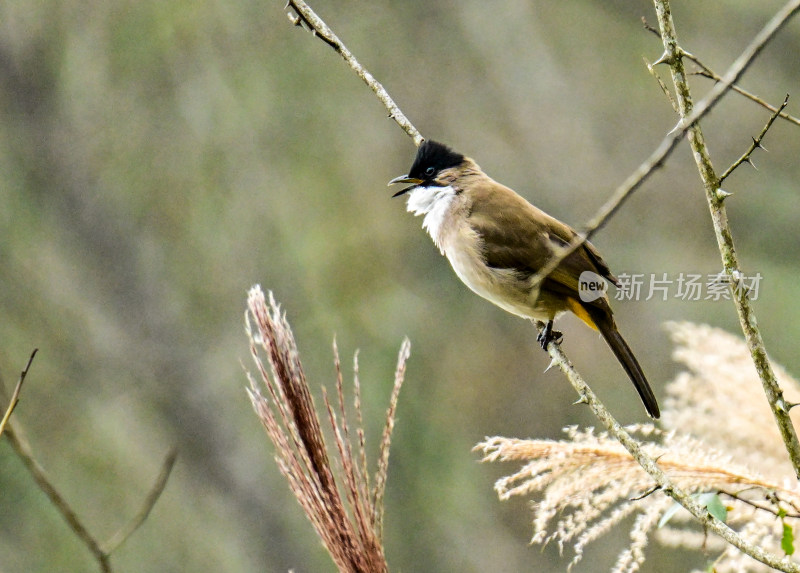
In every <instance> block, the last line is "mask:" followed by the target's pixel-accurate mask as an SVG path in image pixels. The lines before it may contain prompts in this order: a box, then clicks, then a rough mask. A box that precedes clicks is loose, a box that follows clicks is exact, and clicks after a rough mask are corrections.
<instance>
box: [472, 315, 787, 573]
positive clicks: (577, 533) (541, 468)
mask: <svg viewBox="0 0 800 573" xmlns="http://www.w3.org/2000/svg"><path fill="white" fill-rule="evenodd" d="M667 328H668V330H669V331H670V334H671V336H672V339H673V341H674V342H675V343H676V345H677V347H676V350H675V353H674V356H675V358H676V360H678V361H680V362H683V363H684V364H685V365H686V366H687V367H688V371H686V372H682V373H681V374H679V375H678V376H677V378H676V379H675V380H674V381H673V382H671V383H670V384H669V385H668V387H667V394H668V396H669V399H668V400H667V401H666V403H665V408H664V411H663V415H662V418H661V425H662V427H661V428H657V427H656V426H654V425H653V424H641V425H638V426H632V427H629V428H628V430H629V431H631V432H632V433H635V434H636V435H638V436H639V437H640V439H641V440H642V441H643V447H644V449H645V451H646V452H647V453H648V455H650V456H652V457H653V458H655V459H657V460H658V464H659V466H661V468H662V469H664V471H666V472H667V474H668V475H669V476H670V478H671V479H672V480H673V481H674V483H675V484H676V485H677V486H679V487H681V488H684V489H685V490H686V491H689V492H692V493H696V494H711V495H710V498H713V499H715V500H721V501H722V504H724V505H721V506H720V507H722V508H725V507H726V506H727V523H728V524H729V525H731V526H732V527H735V528H736V529H738V530H739V532H740V533H741V534H742V535H744V536H746V537H747V538H748V539H750V540H752V541H754V542H757V543H759V544H760V545H761V546H763V547H764V548H765V549H769V550H770V551H773V552H775V553H777V554H782V553H783V552H784V551H783V550H782V546H781V541H782V540H783V541H786V539H787V538H786V537H784V524H786V525H788V526H789V527H790V528H792V527H793V526H794V525H795V524H796V523H797V519H798V518H800V487H798V485H797V483H796V480H795V479H794V473H793V469H792V466H791V464H789V463H788V462H787V461H785V459H784V458H785V452H784V449H783V447H782V444H781V441H780V435H779V433H778V431H777V429H776V428H775V425H774V422H773V419H772V415H771V413H770V411H769V408H768V406H767V405H766V400H765V398H764V396H763V393H762V392H761V384H760V383H759V380H758V377H757V375H756V372H755V369H754V367H753V364H752V362H751V361H750V354H749V351H748V349H747V347H746V345H745V344H744V342H742V341H741V340H740V339H738V338H736V337H735V336H732V335H730V334H728V333H726V332H724V331H721V330H719V329H715V328H711V327H709V326H702V325H695V324H691V323H687V322H685V323H669V324H668V325H667ZM778 376H779V379H780V381H781V384H782V386H783V388H784V391H785V394H786V396H787V399H789V400H790V401H791V400H792V399H793V397H797V396H800V385H799V384H798V383H797V382H796V381H795V380H793V379H792V378H791V377H789V376H788V375H787V374H786V373H785V372H784V371H783V370H781V369H778ZM565 432H566V439H564V440H558V441H556V440H514V439H509V438H502V437H495V438H487V439H486V440H485V441H484V442H482V443H480V444H478V445H477V446H476V449H478V450H482V451H483V454H484V458H483V460H484V461H514V462H522V464H523V465H522V467H521V468H520V469H519V470H518V471H517V472H515V473H513V474H511V475H509V476H507V477H504V478H502V479H500V480H498V481H497V483H496V484H495V489H496V491H497V493H498V495H499V496H500V499H508V498H510V497H511V496H520V495H523V496H534V497H535V498H536V501H535V504H534V521H533V526H534V535H533V539H532V542H533V543H540V544H544V543H548V542H550V541H555V542H556V543H558V546H559V549H561V550H562V551H563V550H564V548H565V546H568V545H571V546H572V551H573V558H572V560H571V561H570V563H569V568H572V567H573V566H574V565H575V564H576V563H578V562H579V561H580V560H581V558H582V557H583V553H584V549H585V548H586V546H587V545H588V544H589V543H591V542H593V541H595V540H597V539H598V538H599V537H601V536H602V535H603V534H604V533H606V532H608V531H609V530H610V529H611V528H612V527H614V526H616V525H618V524H619V523H620V522H622V521H623V520H625V519H626V518H629V517H630V516H635V517H634V518H633V525H632V529H631V532H630V545H629V546H628V547H627V548H626V549H624V550H623V551H622V552H621V553H620V554H619V556H618V558H617V561H616V563H615V564H614V566H613V569H612V571H613V572H614V573H616V572H633V571H637V570H638V569H639V567H640V566H641V564H642V563H644V560H645V547H646V546H647V543H648V539H649V538H650V537H651V535H652V533H653V532H654V530H657V535H656V537H657V539H658V540H659V542H662V543H664V544H668V545H672V546H681V547H688V548H691V549H700V548H702V549H705V550H706V551H712V550H713V551H716V552H717V554H718V557H717V558H716V561H715V562H714V564H713V567H714V569H713V570H714V571H716V572H718V573H722V572H724V571H737V572H738V571H754V572H756V571H769V570H770V569H769V568H768V567H767V566H766V565H763V564H761V563H759V562H757V561H755V560H753V559H751V558H750V557H748V556H746V555H744V554H742V553H740V552H739V551H738V550H737V549H736V548H734V547H732V546H728V545H726V544H724V543H723V542H721V540H716V539H706V536H705V534H704V532H703V531H702V530H700V528H699V527H698V526H697V525H695V524H694V523H693V521H692V520H691V518H690V516H689V514H688V512H686V511H685V510H683V509H681V510H679V511H677V512H675V515H674V516H672V512H673V511H675V510H674V509H673V505H674V502H673V501H672V500H671V499H670V498H669V497H667V496H666V495H663V494H661V493H659V492H656V491H654V488H653V486H654V483H653V481H652V479H651V478H650V477H649V476H648V475H647V474H646V473H645V472H644V470H642V469H641V467H640V466H639V465H638V464H637V463H636V462H635V461H634V459H633V458H632V457H631V456H630V454H629V453H628V452H627V451H626V450H625V449H624V448H623V447H622V446H621V445H620V444H619V443H618V442H617V441H616V440H614V439H613V438H611V437H609V436H608V435H607V434H606V433H595V431H594V430H593V429H592V428H588V429H579V428H577V427H569V428H565ZM753 468H758V471H754V469H753ZM713 494H717V497H714V495H713ZM722 511H724V509H723V510H722ZM789 538H791V536H789ZM718 541H719V542H718Z"/></svg>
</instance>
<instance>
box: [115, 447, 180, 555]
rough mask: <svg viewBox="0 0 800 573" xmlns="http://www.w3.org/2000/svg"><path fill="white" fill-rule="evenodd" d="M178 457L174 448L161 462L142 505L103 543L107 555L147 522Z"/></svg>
mask: <svg viewBox="0 0 800 573" xmlns="http://www.w3.org/2000/svg"><path fill="white" fill-rule="evenodd" d="M177 459H178V450H177V449H175V448H173V449H171V450H170V451H169V452H168V453H167V456H166V457H165V458H164V462H163V463H162V464H161V471H160V472H158V476H157V477H156V481H155V482H154V483H153V486H152V487H151V488H150V491H149V492H148V493H147V496H146V497H145V498H144V501H143V502H142V507H141V508H140V509H139V511H138V512H137V513H136V515H134V516H133V517H132V518H131V520H130V521H129V522H128V523H127V524H126V525H124V526H123V527H121V528H120V529H119V530H118V531H117V532H116V533H115V534H114V535H112V536H111V538H110V539H109V540H108V541H106V542H105V543H104V544H103V552H104V553H105V554H106V555H111V554H112V553H114V551H116V550H117V549H118V548H119V547H120V546H122V544H123V543H125V542H126V541H127V540H128V538H129V537H130V536H131V535H133V534H134V533H135V532H136V530H137V529H139V527H141V526H142V524H143V523H144V522H145V520H146V519H147V517H148V516H149V515H150V512H151V511H152V510H153V507H154V506H155V505H156V502H157V501H158V498H159V497H161V493H162V492H163V491H164V488H165V487H167V481H168V480H169V476H170V474H171V473H172V468H173V467H174V466H175V460H177Z"/></svg>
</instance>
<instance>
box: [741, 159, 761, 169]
mask: <svg viewBox="0 0 800 573" xmlns="http://www.w3.org/2000/svg"><path fill="white" fill-rule="evenodd" d="M744 161H745V163H749V164H750V167H752V168H753V169H755V170H756V171H758V167H756V164H755V163H753V160H752V159H751V158H749V157H748V158H747V159H745V160H744Z"/></svg>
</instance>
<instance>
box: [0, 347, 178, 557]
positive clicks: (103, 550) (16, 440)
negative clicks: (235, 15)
mask: <svg viewBox="0 0 800 573" xmlns="http://www.w3.org/2000/svg"><path fill="white" fill-rule="evenodd" d="M31 358H32V356H31ZM28 366H30V362H29V363H28ZM26 371H27V368H26ZM6 436H7V437H8V440H9V442H10V443H11V447H12V448H13V449H14V452H16V454H17V456H19V458H20V459H21V460H22V463H23V464H24V465H25V467H26V468H27V469H28V471H29V472H30V474H31V476H32V477H33V480H34V481H35V482H36V485H37V486H38V487H39V489H40V490H42V492H43V493H44V494H45V495H46V496H47V497H48V499H49V500H50V502H51V503H52V504H53V506H55V508H56V510H57V511H58V512H59V513H60V514H61V516H62V517H63V518H64V520H65V521H66V522H67V525H68V526H69V528H70V529H71V530H72V531H73V533H75V535H76V536H77V537H78V539H80V540H81V541H82V542H83V544H84V545H86V547H87V548H88V549H89V551H90V552H91V553H92V555H94V557H95V559H96V560H97V563H98V565H99V566H100V571H101V572H102V573H110V572H111V554H112V553H113V552H114V551H115V550H116V549H118V548H119V547H120V546H121V545H122V544H123V543H125V541H126V540H127V539H128V538H129V537H130V536H131V535H132V534H133V533H134V532H135V531H136V530H137V529H138V528H139V527H140V526H141V525H142V524H143V523H144V521H145V520H146V519H147V517H148V515H149V514H150V511H151V510H152V509H153V506H154V505H155V504H156V502H157V501H158V498H159V496H160V495H161V492H163V491H164V488H165V487H166V485H167V480H168V479H169V475H170V472H171V471H172V466H173V465H174V464H175V458H176V456H177V452H176V451H175V450H172V451H170V453H169V454H168V455H167V457H166V459H165V460H164V464H163V465H162V468H161V472H160V473H159V475H158V478H156V481H155V483H154V484H153V487H152V488H150V492H149V493H148V494H147V497H146V498H145V500H144V502H143V503H142V507H141V509H140V510H139V512H138V513H137V514H136V515H135V516H134V517H133V519H131V521H130V522H129V523H128V524H127V525H126V526H124V527H122V528H121V529H120V530H119V531H118V532H117V533H115V534H114V535H113V536H112V537H111V539H109V540H108V541H107V542H106V543H104V544H102V545H101V544H100V542H99V541H97V539H96V538H95V537H94V536H93V535H92V534H91V533H90V532H89V530H88V529H87V527H86V526H85V525H84V524H83V522H82V521H81V520H80V518H79V517H78V514H77V513H76V512H75V510H74V509H72V506H70V504H69V503H68V502H67V500H66V499H64V496H63V495H61V493H60V492H59V491H58V489H57V488H56V486H55V485H54V484H53V481H52V480H51V479H50V477H49V476H48V475H47V472H45V470H44V468H43V467H42V466H41V464H39V462H38V461H37V460H36V458H34V456H33V450H32V449H31V446H30V444H29V443H28V441H27V440H26V439H25V438H24V437H23V436H22V434H21V433H20V432H19V431H17V430H16V429H15V427H14V424H13V423H9V424H8V427H7V431H6Z"/></svg>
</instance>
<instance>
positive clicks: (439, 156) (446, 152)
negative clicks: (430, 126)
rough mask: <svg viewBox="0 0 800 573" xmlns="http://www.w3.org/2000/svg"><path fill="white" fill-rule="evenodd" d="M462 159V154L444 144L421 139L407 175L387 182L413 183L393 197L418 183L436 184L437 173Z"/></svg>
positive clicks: (456, 164)
mask: <svg viewBox="0 0 800 573" xmlns="http://www.w3.org/2000/svg"><path fill="white" fill-rule="evenodd" d="M463 161H464V156H463V155H461V154H460V153H457V152H455V151H453V150H452V149H450V148H449V147H447V146H446V145H445V144H443V143H439V142H438V141H433V140H431V139H427V140H425V141H423V142H422V145H420V146H419V149H417V156H416V158H414V163H413V165H411V170H410V171H409V172H408V175H402V176H401V177H397V178H396V179H392V180H391V181H390V182H389V184H390V185H391V184H393V183H413V185H412V186H411V187H407V188H406V189H403V190H402V191H398V192H397V193H395V194H394V195H393V197H398V196H400V195H402V194H404V193H406V192H408V191H410V190H411V189H413V188H414V187H416V186H418V185H437V183H436V177H437V176H438V175H439V173H441V172H442V171H443V170H445V169H449V168H451V167H458V166H459V165H461V163H463Z"/></svg>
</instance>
